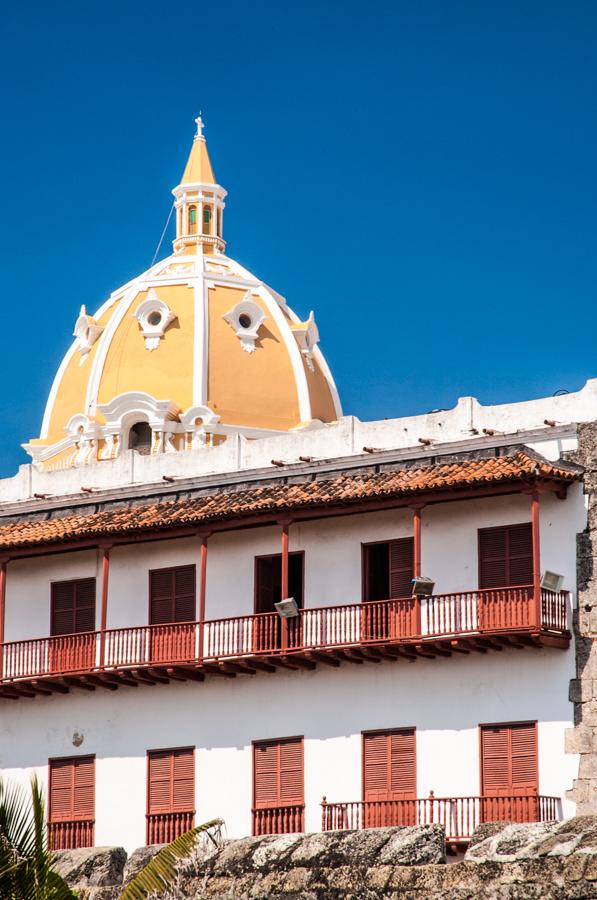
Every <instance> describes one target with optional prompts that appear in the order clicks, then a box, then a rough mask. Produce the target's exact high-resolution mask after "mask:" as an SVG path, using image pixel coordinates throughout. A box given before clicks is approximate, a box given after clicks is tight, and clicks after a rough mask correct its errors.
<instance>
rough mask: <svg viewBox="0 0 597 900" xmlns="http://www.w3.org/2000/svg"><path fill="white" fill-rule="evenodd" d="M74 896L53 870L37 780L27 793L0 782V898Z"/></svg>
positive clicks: (72, 899) (51, 899) (73, 898)
mask: <svg viewBox="0 0 597 900" xmlns="http://www.w3.org/2000/svg"><path fill="white" fill-rule="evenodd" d="M76 896H77V895H76V894H75V893H74V892H73V891H72V890H71V889H70V888H69V886H68V885H67V883H66V882H65V881H64V879H63V878H61V877H60V875H59V874H58V873H57V872H56V871H55V870H54V858H53V856H52V853H51V852H50V850H49V848H48V842H47V831H46V817H45V806H44V798H43V792H42V789H41V787H40V785H39V783H38V781H37V778H35V777H34V778H32V780H31V786H30V789H29V790H27V788H26V787H25V786H24V785H22V784H19V783H13V784H10V783H7V782H6V781H3V780H2V779H0V898H2V900H76Z"/></svg>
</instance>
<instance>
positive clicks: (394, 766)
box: [363, 728, 417, 801]
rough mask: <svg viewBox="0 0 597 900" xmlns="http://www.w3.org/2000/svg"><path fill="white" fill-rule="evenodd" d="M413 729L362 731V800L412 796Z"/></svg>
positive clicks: (413, 784) (407, 798) (414, 774)
mask: <svg viewBox="0 0 597 900" xmlns="http://www.w3.org/2000/svg"><path fill="white" fill-rule="evenodd" d="M416 790H417V788H416V747H415V729H414V728H405V729H401V730H400V731H378V732H375V733H370V734H364V735H363V800H365V801H372V800H412V799H414V798H415V796H416Z"/></svg>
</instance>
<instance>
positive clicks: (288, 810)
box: [253, 804, 305, 837]
mask: <svg viewBox="0 0 597 900" xmlns="http://www.w3.org/2000/svg"><path fill="white" fill-rule="evenodd" d="M304 830H305V806H304V804H295V805H293V806H273V807H271V808H270V809H254V810H253V834H254V835H255V836H256V837H257V836H259V835H260V834H294V833H295V832H299V831H304Z"/></svg>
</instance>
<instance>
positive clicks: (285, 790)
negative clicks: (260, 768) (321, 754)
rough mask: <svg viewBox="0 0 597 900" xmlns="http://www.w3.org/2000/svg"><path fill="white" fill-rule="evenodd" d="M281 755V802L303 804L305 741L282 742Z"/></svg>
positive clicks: (300, 739)
mask: <svg viewBox="0 0 597 900" xmlns="http://www.w3.org/2000/svg"><path fill="white" fill-rule="evenodd" d="M279 753H280V802H281V804H282V805H283V806H284V805H285V804H288V805H291V806H294V805H296V804H298V803H302V802H303V797H304V790H303V741H302V738H299V739H298V740H290V741H281V742H280V744H279Z"/></svg>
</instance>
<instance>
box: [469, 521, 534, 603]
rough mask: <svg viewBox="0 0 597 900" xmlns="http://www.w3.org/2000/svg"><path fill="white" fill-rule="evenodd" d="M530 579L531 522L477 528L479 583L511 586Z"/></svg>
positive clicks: (531, 579) (481, 584)
mask: <svg viewBox="0 0 597 900" xmlns="http://www.w3.org/2000/svg"><path fill="white" fill-rule="evenodd" d="M532 581H533V538H532V531H531V523H530V522H525V523H523V524H521V525H506V526H504V527H500V528H481V529H479V587H480V588H497V587H515V586H516V585H524V584H531V583H532Z"/></svg>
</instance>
